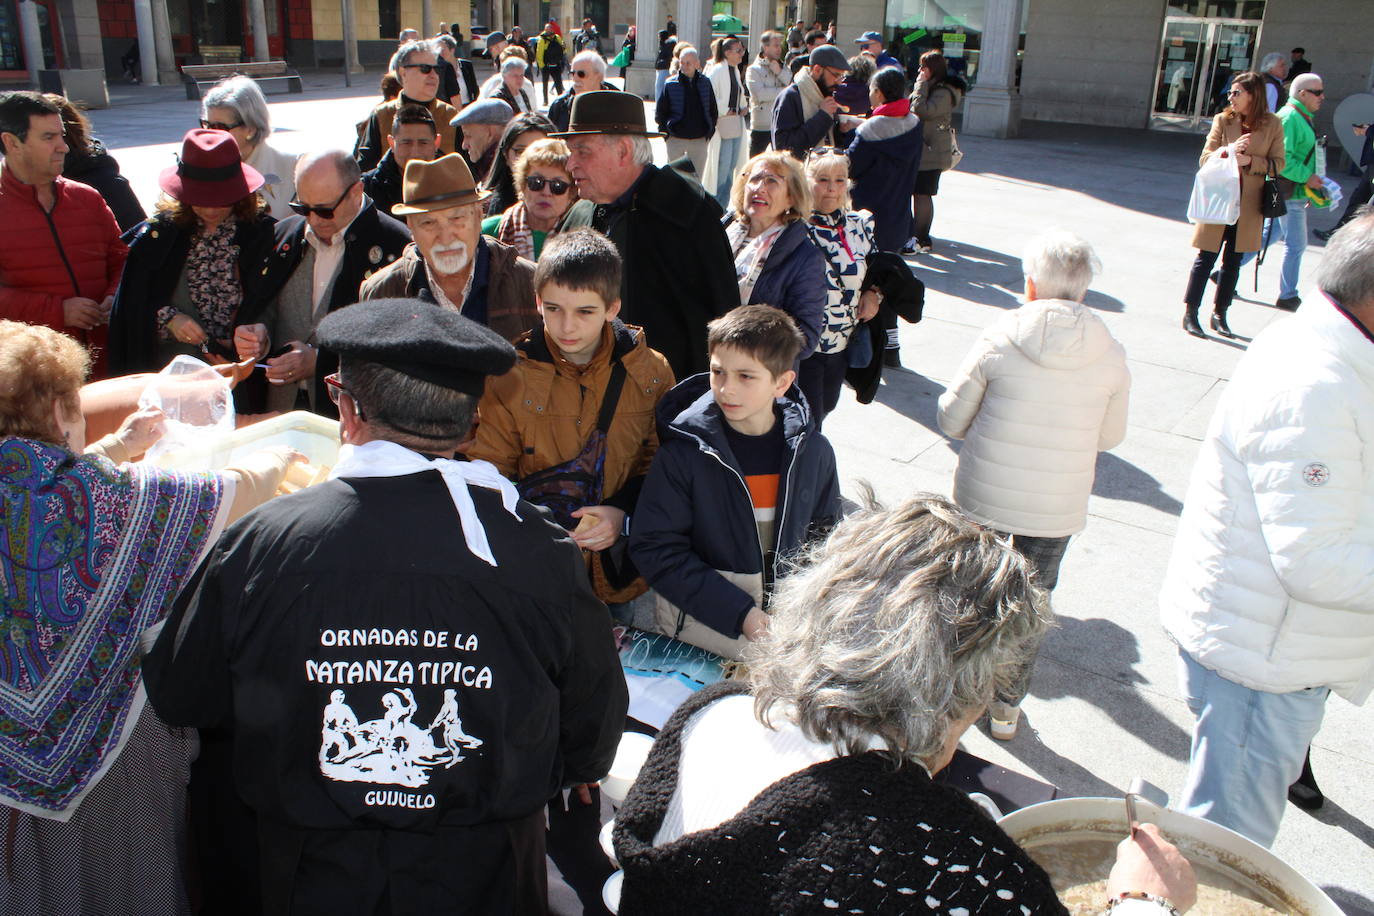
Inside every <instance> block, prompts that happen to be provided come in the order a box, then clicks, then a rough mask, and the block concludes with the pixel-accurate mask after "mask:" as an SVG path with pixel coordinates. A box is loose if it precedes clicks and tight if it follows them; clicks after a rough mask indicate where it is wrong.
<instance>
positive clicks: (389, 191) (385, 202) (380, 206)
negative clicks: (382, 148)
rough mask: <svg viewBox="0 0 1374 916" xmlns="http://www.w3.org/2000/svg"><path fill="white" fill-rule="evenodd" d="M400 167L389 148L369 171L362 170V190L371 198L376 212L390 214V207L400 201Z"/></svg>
mask: <svg viewBox="0 0 1374 916" xmlns="http://www.w3.org/2000/svg"><path fill="white" fill-rule="evenodd" d="M401 177H402V176H401V168H400V166H398V165H397V164H396V157H395V156H394V155H393V154H392V151H391V150H387V151H386V155H384V156H383V157H382V161H381V162H379V163H377V167H376V168H375V169H373V170H372V171H370V172H363V190H364V191H365V192H367V196H368V197H371V198H372V203H373V204H375V205H376V207H377V212H379V213H382V214H384V215H387V216H390V215H391V208H392V206H393V205H395V204H399V203H400V202H401Z"/></svg>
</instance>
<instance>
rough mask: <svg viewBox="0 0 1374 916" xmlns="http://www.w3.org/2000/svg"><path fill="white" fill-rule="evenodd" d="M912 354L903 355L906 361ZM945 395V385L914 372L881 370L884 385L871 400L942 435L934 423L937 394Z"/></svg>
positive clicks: (910, 370)
mask: <svg viewBox="0 0 1374 916" xmlns="http://www.w3.org/2000/svg"><path fill="white" fill-rule="evenodd" d="M912 355H913V354H904V356H905V357H906V358H907V359H910V358H911V356H912ZM944 393H945V386H944V385H941V384H940V383H939V382H937V381H935V380H934V379H929V378H926V377H925V376H924V375H921V373H919V372H917V371H916V370H914V369H884V370H883V383H882V384H881V385H879V386H878V393H877V394H876V395H875V396H874V398H873V400H874V401H876V402H877V403H879V404H882V405H883V406H885V407H890V408H892V409H893V410H895V411H897V413H899V414H901V415H902V416H904V417H907V418H909V419H912V420H915V421H916V422H917V423H920V424H921V425H922V426H924V427H925V428H926V429H928V430H930V431H931V432H934V433H939V434H940V435H944V434H943V433H940V426H939V424H938V423H937V422H936V420H935V413H936V411H937V410H938V409H939V403H938V402H939V400H940V395H942V394H944ZM951 447H952V446H951Z"/></svg>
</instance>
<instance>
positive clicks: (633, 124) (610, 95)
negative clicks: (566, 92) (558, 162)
mask: <svg viewBox="0 0 1374 916" xmlns="http://www.w3.org/2000/svg"><path fill="white" fill-rule="evenodd" d="M580 134H631V135H633V136H636V137H661V136H663V134H660V133H658V132H657V131H652V130H648V129H646V128H645V126H644V100H643V99H641V98H640V97H639V96H637V95H635V94H634V93H633V92H621V91H619V90H617V89H598V90H596V91H595V92H579V93H578V94H577V95H575V96H573V103H572V117H571V119H570V121H569V123H568V129H567V130H565V131H562V132H561V133H556V134H549V136H550V137H576V136H578V135H580Z"/></svg>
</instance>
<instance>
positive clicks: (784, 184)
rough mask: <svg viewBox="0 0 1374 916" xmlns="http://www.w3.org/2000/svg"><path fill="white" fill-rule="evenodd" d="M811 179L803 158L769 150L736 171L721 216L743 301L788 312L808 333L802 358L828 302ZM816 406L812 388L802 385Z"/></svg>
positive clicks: (814, 338)
mask: <svg viewBox="0 0 1374 916" xmlns="http://www.w3.org/2000/svg"><path fill="white" fill-rule="evenodd" d="M810 217H811V185H810V184H809V183H808V182H807V180H806V173H805V172H803V171H802V166H801V163H800V162H798V161H797V160H796V159H794V158H793V157H792V156H791V155H789V154H787V153H783V152H777V151H775V150H770V151H768V152H763V153H759V154H758V155H757V156H755V157H754V158H753V159H750V160H749V161H748V162H747V163H745V165H744V168H742V169H740V172H739V174H738V175H737V176H736V177H735V184H734V188H733V189H732V190H731V193H730V208H729V210H727V211H726V215H725V216H724V218H723V219H722V221H721V222H722V224H723V225H724V226H725V235H726V238H727V239H729V241H730V247H731V249H732V250H733V251H734V255H735V276H736V278H737V279H738V281H739V301H740V304H741V305H771V306H773V307H774V308H779V309H782V310H783V311H784V312H786V313H787V314H789V315H791V316H792V320H793V321H795V322H796V323H797V327H799V328H801V332H802V336H803V337H804V338H805V339H806V343H805V345H804V346H803V347H802V352H801V359H802V364H803V365H805V361H806V358H807V357H808V356H810V355H811V354H812V352H814V351H815V349H816V345H817V343H818V342H819V341H820V336H821V327H822V323H823V321H824V314H825V305H826V280H825V258H824V257H823V256H822V255H821V252H820V249H818V248H817V247H816V246H815V245H813V244H812V243H811V237H810V235H809V234H808V232H807V220H808V219H809V218H810ZM802 391H803V393H805V394H806V396H807V400H808V401H811V402H812V408H811V409H812V412H813V413H815V411H816V407H815V405H816V403H819V402H818V401H817V400H816V399H815V398H814V397H813V392H810V391H806V389H805V388H803V389H802Z"/></svg>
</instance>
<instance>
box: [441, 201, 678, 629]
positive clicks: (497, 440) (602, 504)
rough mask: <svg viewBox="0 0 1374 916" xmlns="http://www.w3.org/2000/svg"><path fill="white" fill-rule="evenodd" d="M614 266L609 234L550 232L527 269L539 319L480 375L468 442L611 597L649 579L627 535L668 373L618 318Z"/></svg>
mask: <svg viewBox="0 0 1374 916" xmlns="http://www.w3.org/2000/svg"><path fill="white" fill-rule="evenodd" d="M620 272H621V261H620V254H619V252H617V251H616V248H615V245H613V244H612V243H611V242H610V240H609V239H607V238H606V237H605V236H603V235H601V234H600V233H598V232H596V231H595V230H593V229H587V228H583V229H573V230H571V231H569V232H565V233H562V234H560V235H558V236H555V237H553V238H551V239H549V241H548V243H547V245H545V247H544V251H543V253H542V254H541V256H540V258H539V265H538V267H537V268H536V269H535V275H534V288H535V301H536V302H537V304H538V308H539V314H540V316H541V319H542V320H541V321H540V322H539V323H538V324H536V325H535V326H534V328H533V330H531V331H528V332H526V333H525V334H524V335H523V336H521V337H520V338H518V339H517V340H516V341H515V348H516V352H517V354H518V358H517V360H516V363H515V367H514V368H513V369H511V370H510V371H509V372H507V373H506V374H505V375H502V376H500V377H499V378H495V379H492V380H491V382H490V383H489V384H488V385H487V390H486V393H485V394H484V395H483V397H482V401H481V405H480V414H481V418H482V421H481V424H480V425H479V426H478V428H477V437H476V440H475V441H474V443H473V444H472V446H471V448H469V449H468V453H467V454H468V457H469V458H473V459H481V460H483V461H490V462H491V463H492V464H494V465H495V466H496V468H497V470H498V471H500V472H501V474H502V475H503V476H505V477H508V478H510V479H512V480H514V481H515V482H516V489H518V490H519V491H520V494H521V496H523V497H524V498H525V499H527V500H529V501H530V502H533V503H535V504H537V505H543V506H545V507H547V508H548V509H550V510H551V511H552V512H553V513H554V518H555V520H556V521H557V522H558V523H559V524H561V525H563V526H564V527H565V528H569V529H573V533H572V539H573V540H574V541H575V542H576V543H577V544H578V546H580V547H581V548H582V549H583V551H584V552H585V556H586V557H587V562H588V570H589V574H590V575H591V580H592V587H593V589H594V590H595V591H596V593H597V596H598V597H600V598H601V599H602V600H603V601H606V602H607V603H611V604H617V603H623V602H626V601H629V600H631V599H633V598H635V597H637V596H639V595H640V594H642V593H643V592H644V591H645V590H646V589H647V586H645V585H644V582H643V580H642V579H640V578H639V576H638V573H637V572H635V570H634V567H633V566H632V565H631V564H629V563H628V557H627V555H626V548H627V547H628V538H626V537H625V535H626V533H627V532H628V531H629V522H630V518H631V516H632V515H633V514H634V510H635V504H636V502H637V501H638V498H639V491H640V489H641V487H643V485H644V479H645V476H646V475H647V474H648V472H649V464H650V462H651V461H652V460H653V457H654V453H655V452H657V451H658V433H657V430H656V428H655V422H654V409H655V408H656V407H657V405H658V402H659V399H660V398H662V397H663V395H665V394H666V393H667V392H668V390H669V389H670V388H672V387H673V383H674V378H673V370H672V368H671V367H670V366H669V365H668V361H667V360H666V359H664V358H663V355H662V354H660V353H659V352H658V351H656V350H652V349H650V347H649V345H648V343H647V342H646V339H645V335H644V330H643V329H642V328H638V327H635V326H634V325H628V324H625V323H623V322H622V321H620V320H619V318H617V315H619V313H620Z"/></svg>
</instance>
